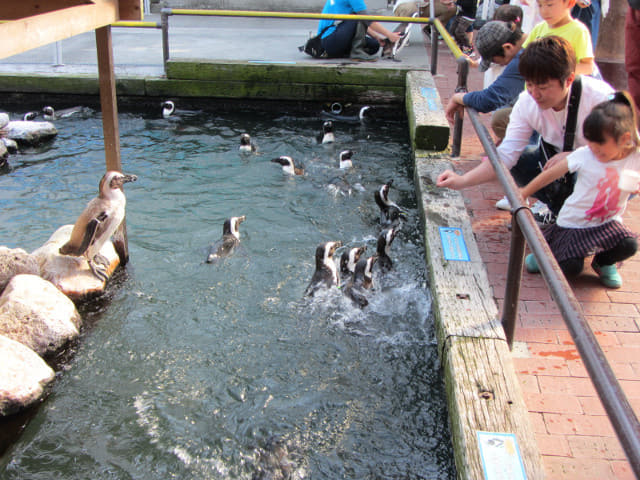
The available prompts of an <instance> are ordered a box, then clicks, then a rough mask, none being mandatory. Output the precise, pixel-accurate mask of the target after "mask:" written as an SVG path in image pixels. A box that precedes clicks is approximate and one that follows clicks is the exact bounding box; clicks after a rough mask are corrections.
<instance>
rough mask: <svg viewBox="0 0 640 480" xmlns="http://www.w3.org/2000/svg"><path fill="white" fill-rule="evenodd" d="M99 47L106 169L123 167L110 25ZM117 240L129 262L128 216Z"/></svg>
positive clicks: (100, 36) (103, 30) (102, 29)
mask: <svg viewBox="0 0 640 480" xmlns="http://www.w3.org/2000/svg"><path fill="white" fill-rule="evenodd" d="M96 48H97V51H98V81H99V83H100V106H101V108H102V131H103V135H104V154H105V161H106V169H107V170H118V171H122V163H121V160H120V130H119V128H118V104H117V98H116V77H115V73H114V70H113V43H112V39H111V26H110V25H107V26H106V27H100V28H98V29H96ZM113 244H114V247H115V248H116V251H117V252H118V256H119V257H120V262H121V263H122V265H125V264H126V263H127V261H128V259H129V247H128V242H127V226H126V223H125V220H123V221H122V224H121V225H120V228H118V231H117V232H116V233H115V235H114V238H113Z"/></svg>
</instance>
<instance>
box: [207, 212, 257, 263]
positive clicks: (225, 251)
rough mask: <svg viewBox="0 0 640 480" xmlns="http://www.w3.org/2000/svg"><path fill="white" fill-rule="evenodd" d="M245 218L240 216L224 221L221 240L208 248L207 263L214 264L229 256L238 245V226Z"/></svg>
mask: <svg viewBox="0 0 640 480" xmlns="http://www.w3.org/2000/svg"><path fill="white" fill-rule="evenodd" d="M246 218H247V217H246V216H245V215H242V216H241V217H231V218H227V219H226V220H225V221H224V225H223V226H222V238H220V240H218V241H217V242H216V243H214V244H213V245H211V246H210V247H209V253H208V254H207V260H206V262H207V263H215V262H217V261H218V260H221V259H222V258H226V257H228V256H230V255H231V254H232V253H233V252H234V251H235V249H236V248H237V247H238V245H240V231H239V228H240V224H241V223H242V222H244V221H245V219H246Z"/></svg>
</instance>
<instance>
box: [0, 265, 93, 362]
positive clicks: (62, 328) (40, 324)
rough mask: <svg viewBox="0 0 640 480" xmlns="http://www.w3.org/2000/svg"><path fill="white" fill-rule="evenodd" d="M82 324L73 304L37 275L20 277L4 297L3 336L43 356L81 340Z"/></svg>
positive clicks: (1, 311) (0, 303)
mask: <svg viewBox="0 0 640 480" xmlns="http://www.w3.org/2000/svg"><path fill="white" fill-rule="evenodd" d="M81 323H82V319H81V317H80V314H79V313H78V311H77V310H76V307H75V305H74V304H73V302H72V301H71V300H70V299H69V298H68V297H67V296H65V295H64V294H63V293H62V292H60V290H58V289H57V288H56V287H55V286H54V285H53V284H51V283H50V282H48V281H46V280H43V279H42V278H40V277H38V276H36V275H16V276H15V277H13V278H12V279H11V281H10V282H9V285H7V288H5V290H4V292H3V293H2V295H1V296H0V335H4V336H6V337H8V338H10V339H11V340H15V341H16V342H20V343H22V344H23V345H25V346H27V347H29V348H30V349H32V350H33V351H35V352H36V353H37V354H39V355H41V356H45V355H48V354H51V353H55V352H57V351H58V350H60V349H61V348H62V347H64V346H65V344H66V343H67V342H69V341H70V340H73V339H75V338H77V337H78V335H79V331H78V329H79V327H80V324H81Z"/></svg>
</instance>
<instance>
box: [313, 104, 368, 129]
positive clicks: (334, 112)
mask: <svg viewBox="0 0 640 480" xmlns="http://www.w3.org/2000/svg"><path fill="white" fill-rule="evenodd" d="M371 112H372V109H371V107H370V106H369V105H365V106H363V107H360V109H359V110H358V113H357V114H356V115H345V114H344V111H343V109H342V105H340V104H339V103H338V102H335V103H333V104H331V111H330V112H327V111H324V110H323V111H322V116H323V117H325V118H328V119H330V120H335V121H337V122H344V123H354V124H355V123H364V122H366V121H367V120H368V119H370V118H371Z"/></svg>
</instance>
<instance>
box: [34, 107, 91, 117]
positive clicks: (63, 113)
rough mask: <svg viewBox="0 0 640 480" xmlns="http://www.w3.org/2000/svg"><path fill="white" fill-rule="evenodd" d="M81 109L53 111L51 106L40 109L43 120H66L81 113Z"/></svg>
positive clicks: (72, 108)
mask: <svg viewBox="0 0 640 480" xmlns="http://www.w3.org/2000/svg"><path fill="white" fill-rule="evenodd" d="M83 110H84V108H83V107H71V108H65V109H63V110H55V109H54V108H53V107H51V106H46V107H44V108H43V109H42V116H43V118H44V119H45V120H60V119H61V118H68V117H70V116H72V115H75V114H77V113H82V112H83Z"/></svg>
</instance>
